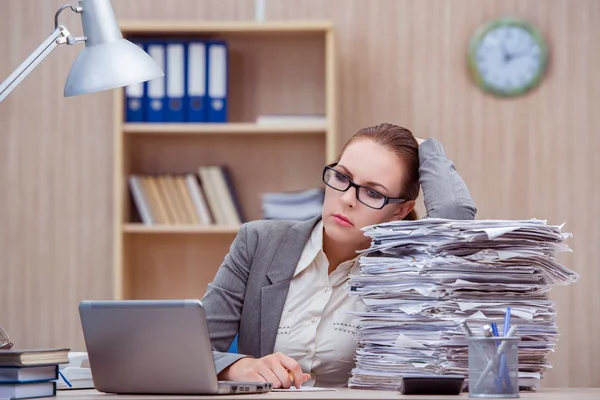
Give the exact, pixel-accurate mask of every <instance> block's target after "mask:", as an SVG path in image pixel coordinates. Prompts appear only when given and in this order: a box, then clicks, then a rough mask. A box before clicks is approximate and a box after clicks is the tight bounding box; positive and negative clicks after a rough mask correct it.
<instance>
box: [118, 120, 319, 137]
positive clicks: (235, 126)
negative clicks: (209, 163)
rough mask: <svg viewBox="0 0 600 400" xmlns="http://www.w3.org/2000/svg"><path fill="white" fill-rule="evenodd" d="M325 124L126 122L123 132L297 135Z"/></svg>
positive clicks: (315, 132) (150, 133)
mask: <svg viewBox="0 0 600 400" xmlns="http://www.w3.org/2000/svg"><path fill="white" fill-rule="evenodd" d="M326 131H327V126H325V125H321V124H293V125H292V124H269V125H259V124H255V123H244V122H233V123H225V124H210V123H205V124H199V123H173V124H171V123H166V124H165V123H126V124H124V125H123V132H124V133H126V134H132V135H139V134H142V135H170V134H186V135H213V134H219V135H220V134H234V135H263V134H265V135H273V134H275V135H290V134H291V135H297V134H311V135H314V134H325V132H326Z"/></svg>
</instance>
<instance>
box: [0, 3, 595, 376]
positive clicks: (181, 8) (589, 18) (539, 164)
mask: <svg viewBox="0 0 600 400" xmlns="http://www.w3.org/2000/svg"><path fill="white" fill-rule="evenodd" d="M62 3H64V1H63V0H45V1H43V2H42V1H39V0H19V1H13V0H10V1H9V0H3V1H2V2H1V3H0V34H1V35H2V37H4V38H9V37H10V40H9V39H5V40H2V41H0V79H3V78H4V77H6V76H7V75H8V74H9V73H10V72H11V71H12V70H13V69H14V68H15V67H16V66H17V65H18V64H19V63H20V62H21V61H22V60H23V59H25V57H27V56H28V54H29V53H30V52H31V51H32V50H33V49H34V48H35V47H36V46H37V45H38V44H39V43H40V42H41V41H42V40H43V39H44V38H45V37H46V36H47V35H48V34H49V33H50V31H51V30H52V27H53V20H52V17H53V15H54V11H55V10H56V9H57V8H58V6H59V5H60V4H62ZM266 3H267V10H266V15H267V19H269V20H290V19H307V18H318V19H330V20H332V21H333V22H334V23H335V26H336V31H337V36H338V50H339V52H338V57H339V58H338V60H339V61H338V68H339V70H338V73H339V74H338V76H339V80H340V81H339V82H338V84H339V86H338V87H339V89H340V90H339V91H340V93H339V101H338V104H339V110H338V111H339V115H340V121H339V122H340V123H339V127H340V135H341V140H340V143H343V142H344V140H345V139H347V138H348V137H349V136H350V135H351V134H352V133H353V132H354V131H356V130H357V129H358V128H359V127H362V126H365V125H371V124H376V123H378V122H382V121H389V122H394V123H398V124H402V125H405V126H407V127H409V128H411V129H412V130H413V131H414V132H415V134H416V135H418V136H422V137H429V136H435V137H436V138H438V139H439V140H441V141H442V142H443V143H444V145H445V146H446V150H447V153H448V155H449V156H450V157H451V158H452V159H453V160H454V161H455V164H456V166H457V168H458V170H459V172H460V173H461V174H462V176H463V177H464V179H465V180H466V182H467V183H468V185H469V187H470V189H471V192H472V195H473V197H474V199H475V201H476V203H477V206H478V208H479V215H478V217H479V218H507V219H517V218H532V217H535V218H542V219H547V220H548V221H549V222H550V223H562V222H564V221H566V222H567V224H566V227H565V229H566V230H568V231H571V232H573V233H574V235H575V237H574V239H572V240H571V241H570V242H569V243H570V245H571V247H572V248H573V249H574V253H572V254H569V255H568V256H566V257H564V258H562V259H561V260H562V261H564V262H565V263H566V264H567V265H568V266H569V267H571V268H573V269H575V270H577V271H578V272H579V273H580V274H581V276H582V279H581V281H580V282H579V283H577V284H576V285H573V286H571V287H567V288H557V289H555V291H554V294H553V297H554V299H556V300H557V302H558V305H559V327H560V331H561V333H562V336H561V339H560V342H559V345H558V349H557V352H556V354H555V355H553V356H552V361H553V363H554V365H555V369H554V371H552V372H551V373H550V374H549V376H548V378H547V379H546V380H545V382H544V384H545V385H546V386H565V385H570V386H600V374H599V373H598V370H600V342H599V341H597V340H594V337H595V335H596V333H597V331H598V330H599V329H600V324H599V322H598V321H599V319H600V295H599V294H598V290H597V289H598V285H599V284H600V272H599V271H600V269H599V268H598V260H599V259H600V245H599V243H600V224H599V222H600V210H599V208H598V204H599V202H600V198H599V197H600V179H599V178H600V177H599V174H600V158H597V157H594V156H593V154H594V152H596V151H597V150H598V149H600V143H599V142H600V135H598V134H597V132H595V128H596V126H597V125H598V123H599V122H600V113H599V112H598V110H597V107H598V104H599V101H600V83H599V79H598V75H597V72H595V69H594V67H595V65H594V64H593V63H594V62H595V61H599V60H600V46H598V43H597V41H598V38H599V37H600V24H598V21H600V2H598V1H596V0H528V1H518V0H512V1H511V0H451V1H450V0H418V1H417V0H413V1H409V0H369V1H367V0H267V1H266ZM113 4H114V6H115V10H116V13H117V17H118V18H119V19H121V20H125V19H127V20H130V19H186V20H189V19H193V20H198V21H201V20H244V19H252V18H253V17H254V9H253V6H254V2H253V1H250V0H204V1H197V0H177V1H176V0H169V1H158V0H155V1H151V0H118V1H113ZM506 14H509V15H513V16H516V17H523V18H526V19H528V20H529V21H531V22H533V23H534V24H536V25H538V26H539V27H540V28H541V29H542V31H543V32H544V34H545V35H546V37H547V39H548V40H549V43H550V51H551V63H550V69H549V73H548V76H547V78H546V79H545V80H544V81H543V83H542V85H541V86H540V87H539V89H538V90H536V91H535V92H533V93H531V94H530V95H527V96H525V97H522V98H518V99H512V100H498V99H495V98H492V97H490V96H487V95H484V94H482V93H481V92H480V91H479V90H477V89H476V87H475V86H474V85H473V84H472V82H471V80H470V79H469V77H468V75H467V72H466V66H465V48H466V43H467V40H468V38H469V35H470V34H471V33H472V32H473V31H474V29H475V28H476V27H477V26H478V25H479V24H481V23H484V22H486V21H487V20H488V19H490V18H493V17H496V16H499V15H506ZM63 22H64V23H65V24H66V25H67V26H68V27H69V28H70V29H71V31H73V32H75V33H80V32H81V30H80V24H79V22H78V19H77V17H76V16H74V15H68V14H67V16H66V17H65V18H64V20H63ZM76 54H77V49H74V48H66V47H64V48H63V47H61V48H58V49H57V50H55V52H54V53H53V54H52V55H51V56H50V57H49V59H47V60H46V61H45V62H44V63H43V64H42V65H40V66H39V67H38V68H37V69H36V70H35V71H34V72H33V73H32V75H31V76H29V77H28V78H27V79H26V80H25V81H24V82H23V84H22V85H21V86H19V87H18V88H17V89H16V90H15V91H14V92H13V93H12V94H11V96H10V97H9V98H8V99H7V100H6V101H4V102H3V103H2V104H0V204H1V205H2V207H0V273H1V274H0V323H1V324H2V325H3V326H4V327H5V328H6V329H7V330H8V331H9V333H10V334H11V336H12V337H13V338H14V339H15V340H16V341H17V344H18V345H19V346H63V345H64V346H71V347H72V348H74V349H81V348H82V338H81V334H80V329H79V320H78V315H77V308H76V307H77V304H78V302H79V301H80V300H81V299H83V298H109V297H111V296H112V293H111V290H112V289H111V288H112V286H111V282H112V281H111V279H112V277H111V271H112V270H111V261H112V255H111V252H112V237H111V234H112V226H111V223H112V221H113V215H112V202H111V200H112V187H113V186H112V182H111V179H112V161H113V154H112V146H113V143H112V131H111V127H112V114H111V112H112V108H111V105H112V104H111V103H112V95H111V93H101V94H95V95H90V96H84V97H79V98H73V99H64V98H62V85H63V84H64V81H65V78H66V75H67V73H68V68H69V65H70V63H71V62H72V60H73V59H74V57H75V55H76ZM592 107H595V108H594V109H593V108H592Z"/></svg>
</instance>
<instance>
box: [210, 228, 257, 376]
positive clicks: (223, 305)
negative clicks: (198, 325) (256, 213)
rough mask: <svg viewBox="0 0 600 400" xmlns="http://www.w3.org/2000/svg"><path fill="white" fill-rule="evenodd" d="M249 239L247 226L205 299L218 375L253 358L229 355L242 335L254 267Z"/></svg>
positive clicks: (240, 232) (236, 241)
mask: <svg viewBox="0 0 600 400" xmlns="http://www.w3.org/2000/svg"><path fill="white" fill-rule="evenodd" d="M247 240H248V227H247V224H244V225H242V226H241V228H240V231H239V233H238V234H237V236H236V237H235V239H234V241H233V243H232V244H231V247H230V249H229V253H228V254H227V255H226V256H225V259H224V260H223V263H222V264H221V266H220V267H219V269H218V271H217V274H216V275H215V278H214V280H213V281H212V282H211V283H209V285H208V290H207V291H206V294H205V295H204V297H203V298H202V304H203V305H204V308H205V310H206V320H207V323H208V331H209V335H210V341H211V344H212V348H213V357H214V360H215V367H216V370H217V374H219V373H220V372H221V371H223V370H224V369H225V368H227V367H228V366H230V365H231V364H233V363H234V362H236V361H238V360H239V359H242V358H244V357H249V356H247V355H243V354H232V353H228V352H227V350H228V349H229V346H231V343H232V342H233V339H234V338H235V336H236V335H237V333H238V329H239V324H240V316H241V312H242V304H243V303H244V295H245V293H246V285H247V283H248V276H249V274H250V266H251V265H252V256H250V255H249V253H248V243H247Z"/></svg>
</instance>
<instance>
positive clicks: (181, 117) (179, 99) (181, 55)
mask: <svg viewBox="0 0 600 400" xmlns="http://www.w3.org/2000/svg"><path fill="white" fill-rule="evenodd" d="M165 46H166V50H165V51H166V72H165V75H166V93H167V108H166V121H168V122H185V120H186V118H185V107H184V102H185V75H186V71H185V53H186V51H185V43H183V42H180V41H172V42H167V43H166V44H165Z"/></svg>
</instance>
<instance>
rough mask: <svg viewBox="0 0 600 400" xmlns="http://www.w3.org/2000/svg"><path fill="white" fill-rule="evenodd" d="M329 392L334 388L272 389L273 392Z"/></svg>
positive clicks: (293, 387)
mask: <svg viewBox="0 0 600 400" xmlns="http://www.w3.org/2000/svg"><path fill="white" fill-rule="evenodd" d="M328 390H335V389H334V388H322V387H315V386H300V388H296V387H295V386H292V387H291V388H289V389H271V391H273V392H324V391H328Z"/></svg>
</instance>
